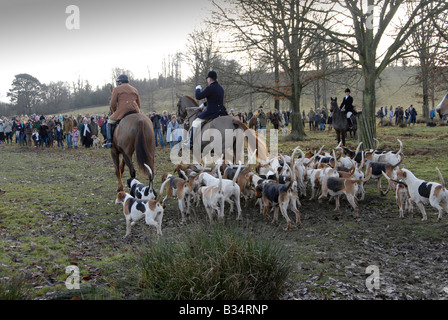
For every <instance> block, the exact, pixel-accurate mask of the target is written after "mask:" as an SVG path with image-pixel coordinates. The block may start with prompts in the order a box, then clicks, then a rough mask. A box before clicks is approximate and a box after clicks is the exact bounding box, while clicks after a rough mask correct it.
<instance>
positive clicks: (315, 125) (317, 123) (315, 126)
mask: <svg viewBox="0 0 448 320" xmlns="http://www.w3.org/2000/svg"><path fill="white" fill-rule="evenodd" d="M320 120H321V117H320V115H319V114H318V113H315V114H314V130H315V131H316V130H317V129H318V128H319V123H320Z"/></svg>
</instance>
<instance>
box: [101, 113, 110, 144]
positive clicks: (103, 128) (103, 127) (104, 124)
mask: <svg viewBox="0 0 448 320" xmlns="http://www.w3.org/2000/svg"><path fill="white" fill-rule="evenodd" d="M107 120H108V117H104V120H103V122H102V123H101V126H100V127H101V129H100V131H101V134H102V135H103V138H104V140H106V139H107Z"/></svg>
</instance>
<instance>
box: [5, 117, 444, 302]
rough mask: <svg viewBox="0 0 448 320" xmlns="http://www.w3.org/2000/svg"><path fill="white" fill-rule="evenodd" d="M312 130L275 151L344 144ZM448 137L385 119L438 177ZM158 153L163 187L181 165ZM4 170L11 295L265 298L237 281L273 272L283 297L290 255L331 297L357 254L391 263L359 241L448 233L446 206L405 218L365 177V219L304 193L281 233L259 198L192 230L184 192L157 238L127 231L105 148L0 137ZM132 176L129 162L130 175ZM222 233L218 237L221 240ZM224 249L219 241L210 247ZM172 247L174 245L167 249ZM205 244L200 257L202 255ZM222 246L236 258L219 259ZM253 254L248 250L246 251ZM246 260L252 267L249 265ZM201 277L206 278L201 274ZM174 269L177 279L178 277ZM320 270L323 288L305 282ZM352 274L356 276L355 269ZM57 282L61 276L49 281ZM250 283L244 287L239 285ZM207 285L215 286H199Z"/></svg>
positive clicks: (393, 145) (387, 138)
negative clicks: (71, 281) (71, 286)
mask: <svg viewBox="0 0 448 320" xmlns="http://www.w3.org/2000/svg"><path fill="white" fill-rule="evenodd" d="M306 133H307V138H306V139H305V140H304V141H296V142H294V141H282V139H280V146H279V151H280V152H284V153H286V154H288V155H291V153H292V150H293V149H294V148H295V147H296V146H298V145H300V146H301V148H302V149H303V150H304V151H307V150H312V151H314V150H318V149H319V148H320V147H321V146H322V145H325V150H324V151H329V150H331V149H332V148H334V147H335V146H336V144H337V143H336V141H335V135H334V131H332V132H328V131H325V132H316V133H310V132H309V131H308V130H306ZM447 137H448V135H447V134H446V127H444V126H437V127H435V128H428V127H425V126H424V125H417V126H416V127H413V128H399V127H395V126H388V127H378V139H379V140H380V148H381V149H383V148H384V149H389V150H395V151H396V150H398V148H399V144H398V141H397V138H398V139H400V140H402V141H403V145H404V154H405V156H406V157H405V161H404V163H403V165H404V166H405V167H406V168H409V169H411V170H412V171H413V172H414V173H415V174H416V176H417V177H419V178H421V179H426V180H428V181H438V180H439V178H438V175H437V172H436V170H435V167H436V166H438V167H439V168H440V170H441V172H442V174H443V175H444V177H445V178H446V177H447V176H448V167H447V166H446V165H445V163H444V159H446V156H447V153H448V149H447V148H445V147H444V145H445V144H446V140H447ZM348 145H350V146H352V147H356V145H357V141H355V140H349V141H348ZM155 157H156V180H155V186H156V188H159V187H160V184H161V181H160V177H161V175H162V173H164V172H170V173H172V171H173V169H174V165H172V164H171V163H170V162H169V161H167V159H169V150H168V149H167V148H165V149H158V150H157V152H156V155H155ZM0 167H1V168H2V175H1V178H0V188H1V189H2V190H3V189H4V190H6V191H7V193H6V194H5V195H3V196H1V198H0V274H2V276H3V275H4V276H5V277H8V278H9V279H20V281H19V282H8V283H7V284H5V285H6V286H8V287H12V288H17V289H14V290H15V291H18V294H15V293H12V294H11V296H12V297H14V298H15V299H33V298H36V297H42V296H44V295H45V294H47V293H49V292H51V291H57V292H58V294H60V295H58V297H59V298H61V299H62V298H63V299H70V298H71V297H73V296H77V297H78V298H80V299H128V298H140V299H142V298H148V299H153V298H154V299H156V298H159V299H160V298H162V297H163V298H180V299H188V298H194V299H207V298H213V297H215V298H216V297H220V298H224V295H223V292H228V293H230V292H232V294H234V292H239V293H240V294H241V295H235V297H239V298H241V299H246V298H247V299H249V298H253V297H259V298H266V296H262V295H261V294H260V292H259V289H258V288H256V287H255V286H253V283H247V282H244V281H232V279H241V278H240V277H241V275H248V274H250V275H256V276H254V277H255V278H257V279H264V280H266V279H269V277H267V276H269V275H270V274H273V275H275V274H276V276H275V281H274V282H275V288H276V289H272V290H271V291H272V293H273V295H272V296H275V297H279V296H281V289H283V288H282V286H281V283H282V280H280V279H284V274H282V272H285V273H286V271H281V269H282V268H283V267H285V268H286V267H287V266H288V264H289V263H291V265H292V268H291V269H288V268H286V269H288V270H289V273H288V275H287V282H289V283H293V284H294V285H297V286H303V287H307V288H308V289H309V290H310V291H313V292H315V293H316V294H318V293H320V294H322V296H330V295H332V294H333V293H335V292H334V290H333V289H332V288H331V287H329V288H326V287H325V285H324V283H325V281H327V280H328V279H329V278H330V277H331V278H338V279H344V267H345V266H347V265H350V263H351V261H353V260H356V259H358V260H363V261H368V263H369V264H371V263H376V262H377V261H380V262H381V261H383V260H381V259H379V258H378V256H377V255H375V253H371V254H372V256H369V251H368V250H367V251H366V249H365V244H364V242H363V241H367V242H369V241H370V242H372V243H377V244H378V245H380V246H381V248H386V249H388V250H391V249H393V245H394V244H397V243H398V244H399V243H402V242H404V243H406V242H407V241H410V240H409V239H412V241H413V243H415V244H423V246H424V245H426V244H427V243H433V244H437V243H439V242H443V241H445V240H446V231H445V230H446V229H445V228H446V215H445V216H444V218H443V219H442V222H440V223H437V222H435V220H436V219H435V211H434V210H431V209H430V208H428V210H427V211H428V222H427V223H421V222H420V219H421V215H420V214H419V213H418V212H414V214H413V215H411V216H408V215H405V219H399V218H398V208H397V207H396V205H395V200H394V196H393V194H392V193H389V194H388V195H387V196H385V197H382V196H380V195H379V192H378V191H377V190H376V185H375V183H374V182H373V181H371V182H369V183H368V184H367V190H366V191H367V196H366V200H365V201H364V202H361V203H360V216H361V220H360V221H356V220H354V219H353V215H352V211H351V209H350V208H349V207H348V206H347V205H346V203H345V202H344V200H342V201H341V207H342V209H341V211H340V212H335V211H334V202H328V201H325V200H324V201H323V202H322V203H321V204H317V202H316V201H309V200H308V199H307V198H301V202H302V204H303V206H302V207H301V208H300V211H301V214H302V226H301V227H298V228H297V227H295V228H293V230H291V231H290V232H284V231H283V227H284V220H282V219H283V218H282V217H281V216H280V218H279V223H278V224H272V223H270V222H267V221H265V220H264V218H263V217H262V216H260V215H259V211H258V208H253V205H251V206H252V207H250V208H244V209H243V217H244V221H243V222H242V223H240V224H238V225H237V226H235V225H233V224H228V221H227V222H226V224H225V226H227V227H229V228H228V230H225V229H224V230H223V229H217V230H216V229H213V228H210V226H209V225H208V221H207V216H206V214H205V213H204V212H203V211H202V210H201V209H200V208H198V209H197V210H196V211H197V212H196V215H195V216H194V217H195V218H194V219H195V220H193V222H198V223H199V222H204V223H205V225H201V227H200V228H199V227H197V228H196V229H194V228H193V229H192V228H190V227H192V226H194V225H195V224H194V223H188V224H187V225H180V215H179V212H178V211H177V208H176V206H177V203H176V200H174V199H171V200H169V201H168V202H167V211H166V218H164V226H163V229H164V236H163V238H162V239H161V241H160V242H158V241H157V240H156V236H155V233H154V232H153V231H151V230H150V229H149V230H148V227H147V226H145V225H144V224H143V223H138V224H137V225H136V226H135V228H134V230H133V234H135V235H136V236H135V237H134V238H132V239H130V240H123V239H122V237H123V236H124V233H125V224H124V218H123V213H122V207H121V206H119V205H116V204H114V198H115V190H116V187H117V181H116V178H115V174H114V171H113V166H112V160H111V157H110V151H109V150H103V149H97V150H93V149H92V150H86V149H84V148H79V149H78V150H65V151H57V150H52V149H45V150H40V151H39V152H34V151H33V150H32V149H31V148H26V147H19V146H16V145H13V146H0ZM128 175H129V174H128V171H126V172H125V176H124V179H127V178H128ZM137 177H138V178H142V173H140V172H138V173H137ZM141 180H142V181H144V180H143V178H142V179H141ZM309 195H310V193H308V196H309ZM226 216H227V217H228V219H230V220H232V221H233V220H234V219H235V215H231V214H226ZM260 226H261V227H260ZM224 231H226V232H224ZM195 232H197V233H195ZM217 235H219V236H217ZM385 235H387V236H388V237H385ZM221 239H222V240H223V242H222V243H220V242H219V241H218V240H221ZM205 240H206V241H205ZM224 240H225V241H226V242H224ZM244 241H245V242H244ZM198 242H199V244H198ZM249 245H251V247H249ZM192 246H193V247H195V248H200V250H199V252H197V251H198V250H196V251H195V250H191V247H192ZM202 246H203V247H202ZM219 246H221V248H222V250H219V251H218V250H217V251H213V250H212V249H214V248H216V247H219ZM367 249H369V247H367ZM164 251H167V252H174V254H173V255H171V256H166V255H165V256H164V255H163V253H164ZM383 251H384V249H383ZM383 251H380V252H383ZM155 253H157V254H160V256H159V257H158V256H155V255H154V254H155ZM198 253H200V254H202V255H195V254H198ZM248 253H249V254H248ZM226 254H227V255H231V256H235V257H237V258H238V259H237V260H236V261H235V260H232V259H222V257H225V256H226ZM257 254H258V255H257ZM277 254H278V256H277ZM284 254H286V255H287V257H286V259H285V260H284V262H285V264H284V265H282V264H281V263H280V262H279V261H277V262H276V261H275V259H278V257H284ZM420 254H422V253H420ZM245 255H248V256H250V259H249V260H245V259H243V258H244V257H243V256H245ZM288 257H291V258H292V261H290V260H289V259H288ZM181 258H182V259H181ZM206 258H208V260H207V259H206ZM151 259H154V260H153V261H151ZM187 259H188V260H187ZM263 259H264V260H265V261H268V262H269V268H274V267H275V266H277V268H279V269H280V271H279V272H278V273H275V272H269V274H266V273H265V274H263V272H262V270H263V269H266V270H267V268H268V266H264V265H262V263H261V261H262V260H263ZM371 260H373V262H372V261H371ZM396 260H397V261H401V260H400V259H398V258H397V259H396ZM185 261H189V262H190V263H188V264H186V263H185ZM164 263H167V264H168V265H171V268H170V270H163V269H162V266H163V264H164ZM378 263H379V262H378ZM71 264H76V265H77V266H78V267H79V269H80V274H81V276H86V280H82V283H81V288H82V289H81V291H80V292H73V291H68V290H66V289H65V286H64V280H65V279H66V278H67V274H65V267H66V266H68V265H71ZM152 266H156V267H155V268H156V269H154V271H155V270H158V272H160V275H161V276H162V274H165V277H164V279H162V280H163V281H167V282H166V283H167V284H169V286H168V285H166V286H165V287H166V289H167V291H166V292H163V291H160V290H156V289H160V288H155V289H154V288H153V287H151V286H152V285H153V283H151V281H148V279H151V277H152V276H153V274H151V272H152V270H151V268H152ZM189 266H190V267H189ZM193 266H194V267H193ZM216 266H219V267H220V268H222V269H223V270H224V269H226V270H229V269H231V268H232V266H238V269H235V270H234V272H235V273H232V274H231V273H229V271H226V272H227V273H223V274H225V275H226V276H225V277H224V278H226V279H227V278H228V279H229V280H228V281H223V280H222V278H220V277H219V275H218V274H215V273H213V272H211V270H215V269H216ZM299 266H301V268H299ZM175 267H178V269H176V268H175ZM207 268H208V269H207ZM248 269H249V270H250V273H247V272H248V271H247V270H248ZM129 270H132V276H131V277H129V278H128V276H129ZM204 270H206V271H204ZM207 270H208V272H209V273H207ZM270 270H273V269H270ZM195 272H196V273H195ZM245 272H246V273H245ZM182 273H185V274H190V277H189V278H191V279H194V280H191V279H190V282H188V281H187V280H188V279H189V278H185V276H184V277H183V278H182ZM198 274H199V275H200V274H203V275H204V274H207V275H209V277H208V278H204V279H202V278H200V277H199V276H198ZM175 275H176V279H174V278H173V279H171V278H170V277H174V276H175ZM154 276H155V275H154ZM316 277H317V279H318V281H317V282H316V283H317V284H318V287H315V286H313V285H310V284H309V283H308V281H309V280H310V279H314V278H316ZM89 278H90V280H88V279H89ZM197 278H200V279H197ZM249 278H251V277H249ZM52 279H56V280H52ZM216 279H218V280H216ZM351 280H352V279H348V280H347V279H344V280H343V281H351ZM355 280H357V281H360V279H359V278H356V277H354V279H353V281H355ZM11 281H15V280H11ZM49 281H50V282H52V283H53V285H49V284H48V282H49ZM169 281H173V283H169ZM212 282H214V283H215V285H216V284H217V283H218V282H219V283H220V285H222V286H224V285H227V286H228V287H226V288H225V289H222V287H218V286H215V287H214V286H213V285H210V283H212ZM239 282H241V283H239ZM188 284H192V285H194V286H193V287H190V288H194V289H195V290H193V291H192V292H190V290H182V288H184V287H185V288H186V287H188ZM243 285H247V287H244V288H243V287H240V286H243ZM206 286H209V287H211V288H212V289H211V290H209V291H207V290H203V289H204V288H205V287H206ZM20 287H23V291H21V290H20ZM248 288H249V289H248ZM196 289H197V290H196ZM14 290H12V291H14ZM257 290H258V291H257ZM9 291H11V290H9ZM12 291H11V292H12ZM262 291H265V292H269V293H271V292H270V291H269V290H267V289H264V290H262ZM189 294H191V295H189ZM6 298H7V297H5V299H6ZM225 298H228V296H226V297H225ZM230 298H231V297H230Z"/></svg>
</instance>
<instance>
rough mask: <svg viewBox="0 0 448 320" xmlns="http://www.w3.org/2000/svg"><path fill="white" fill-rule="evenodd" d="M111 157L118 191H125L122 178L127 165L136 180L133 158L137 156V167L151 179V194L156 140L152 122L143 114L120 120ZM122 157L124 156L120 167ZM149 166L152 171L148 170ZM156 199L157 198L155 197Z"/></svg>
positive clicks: (135, 114) (152, 190)
mask: <svg viewBox="0 0 448 320" xmlns="http://www.w3.org/2000/svg"><path fill="white" fill-rule="evenodd" d="M112 141H113V142H112V148H111V155H112V159H113V161H114V167H115V174H116V176H117V179H118V191H124V187H123V181H122V176H123V172H124V166H125V164H126V165H127V166H128V168H129V172H130V174H131V177H132V178H135V174H136V171H135V168H134V165H133V163H132V156H133V154H134V151H135V154H136V160H137V166H138V168H139V169H140V170H141V172H143V173H144V174H145V176H147V177H148V179H149V186H150V192H151V193H153V194H154V195H155V192H154V189H153V187H152V186H153V180H154V154H155V149H156V145H155V139H154V128H153V126H152V121H151V120H150V119H149V118H148V117H147V116H145V115H144V114H143V113H132V114H129V115H127V116H125V117H124V118H123V119H121V120H120V122H119V124H118V125H117V127H116V129H115V131H114V135H113V139H112ZM120 155H122V156H123V159H122V161H121V165H120ZM145 164H146V165H148V166H149V168H150V169H151V170H148V169H147V168H146V166H145ZM154 198H155V197H154Z"/></svg>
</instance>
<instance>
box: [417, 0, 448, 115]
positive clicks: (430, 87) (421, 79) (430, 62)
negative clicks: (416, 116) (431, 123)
mask: <svg viewBox="0 0 448 320" xmlns="http://www.w3.org/2000/svg"><path fill="white" fill-rule="evenodd" d="M414 6H415V3H410V4H409V9H408V10H412V9H413V7H414ZM431 6H432V5H431V4H430V5H429V6H428V7H423V8H421V12H420V17H424V16H425V15H427V12H428V10H430V7H431ZM408 42H409V46H410V47H412V48H414V50H415V55H414V57H415V59H416V60H417V61H419V73H418V74H417V76H416V80H417V81H418V83H419V84H420V85H421V86H422V93H421V94H419V95H418V96H421V97H422V99H423V117H424V118H425V119H428V118H429V104H430V100H431V102H432V107H434V105H435V101H434V98H435V90H436V87H437V80H438V77H437V74H438V62H439V60H440V58H441V57H443V56H444V55H446V54H447V53H448V47H447V45H446V41H444V39H443V38H442V37H440V36H439V35H438V34H437V29H436V25H435V24H434V23H432V21H431V20H427V21H426V22H425V23H422V24H421V25H420V26H419V27H418V28H417V29H416V32H414V33H413V34H412V35H411V37H410V38H409V41H408Z"/></svg>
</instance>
